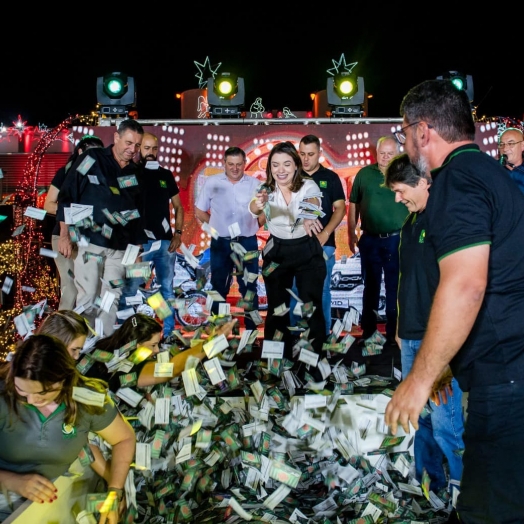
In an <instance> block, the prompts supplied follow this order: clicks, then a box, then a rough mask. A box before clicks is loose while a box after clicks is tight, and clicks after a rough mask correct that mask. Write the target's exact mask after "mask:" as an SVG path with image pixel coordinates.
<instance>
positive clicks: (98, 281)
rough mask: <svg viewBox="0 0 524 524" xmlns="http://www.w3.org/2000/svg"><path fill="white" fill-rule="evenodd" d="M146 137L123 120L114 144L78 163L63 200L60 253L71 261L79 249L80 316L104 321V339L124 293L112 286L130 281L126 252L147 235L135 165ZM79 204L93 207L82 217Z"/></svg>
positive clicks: (134, 124) (71, 171) (76, 266)
mask: <svg viewBox="0 0 524 524" xmlns="http://www.w3.org/2000/svg"><path fill="white" fill-rule="evenodd" d="M143 134H144V129H143V128H142V126H141V125H140V124H139V123H138V122H137V121H136V120H131V119H126V120H123V121H122V122H121V123H120V125H119V126H118V130H117V131H116V132H115V134H114V144H111V145H110V146H108V147H104V148H93V149H89V150H88V151H86V152H85V153H84V154H82V155H80V156H79V157H78V159H77V160H76V161H75V163H74V164H73V165H72V166H71V168H70V169H69V172H68V175H67V177H66V179H65V182H64V184H63V186H62V189H61V190H60V193H59V195H58V210H57V217H56V219H57V221H59V222H60V238H59V240H58V250H59V252H60V253H61V254H62V255H64V257H66V258H70V257H71V254H72V250H73V249H72V248H73V243H77V245H78V254H77V256H76V258H75V263H74V274H75V285H76V287H77V290H78V294H77V297H76V310H77V311H79V312H81V314H82V315H84V316H86V318H88V319H89V320H90V321H93V320H94V318H95V317H97V318H100V320H101V321H102V323H103V333H99V334H100V335H104V336H108V335H111V333H113V331H114V326H115V320H116V312H117V308H118V300H119V298H120V294H121V292H122V288H121V287H118V286H117V287H113V286H112V285H111V282H116V281H119V280H121V279H123V278H124V276H125V266H123V265H122V260H123V258H124V253H125V250H126V248H127V245H128V244H137V242H138V234H139V232H140V231H141V230H142V229H143V227H142V219H141V216H140V211H139V210H140V209H141V206H142V203H141V197H140V191H139V187H138V176H137V175H138V169H139V167H138V166H137V164H135V163H134V161H133V158H134V157H135V155H136V154H137V152H138V150H139V148H140V143H141V142H142V136H143ZM77 204H80V205H81V206H92V210H91V211H89V208H87V211H86V213H84V214H83V215H82V214H76V213H75V212H76V211H78V207H76V208H75V205H77ZM71 206H73V207H71ZM73 211H75V212H73ZM97 299H99V300H100V303H99V304H98V303H96V302H95V301H96V300H97Z"/></svg>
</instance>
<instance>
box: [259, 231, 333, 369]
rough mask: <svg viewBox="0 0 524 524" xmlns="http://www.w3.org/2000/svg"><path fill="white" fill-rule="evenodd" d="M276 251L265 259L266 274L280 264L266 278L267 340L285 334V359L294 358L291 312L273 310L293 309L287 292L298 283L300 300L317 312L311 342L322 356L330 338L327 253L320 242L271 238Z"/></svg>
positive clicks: (310, 323)
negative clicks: (326, 304)
mask: <svg viewBox="0 0 524 524" xmlns="http://www.w3.org/2000/svg"><path fill="white" fill-rule="evenodd" d="M271 240H273V243H274V245H273V248H272V249H271V250H270V251H269V252H267V253H266V254H265V255H264V256H263V261H264V262H263V265H262V268H263V271H264V270H265V269H266V268H267V267H268V266H269V265H270V264H271V263H272V262H275V263H276V264H278V266H277V267H276V269H275V270H274V271H272V272H271V273H270V274H269V275H267V276H264V283H265V285H266V293H267V302H268V309H267V316H266V323H265V326H264V339H266V340H273V337H274V335H275V332H276V331H277V330H278V331H280V332H282V333H283V334H284V337H283V339H282V340H283V341H284V344H285V345H284V356H285V357H286V358H289V359H291V356H292V343H293V340H294V338H295V335H293V334H292V333H291V332H290V331H289V329H288V326H290V325H291V321H290V315H289V313H288V314H286V315H284V316H275V315H273V311H274V310H275V308H277V307H278V306H280V305H281V304H284V303H285V304H286V306H288V307H289V303H290V300H291V295H290V294H289V292H288V291H287V289H292V288H293V280H294V279H295V280H296V287H297V291H298V293H297V294H298V297H299V298H300V300H302V302H304V303H307V302H312V303H313V306H314V307H315V312H314V313H313V315H312V317H311V318H310V319H308V321H307V322H308V327H309V329H310V332H309V337H308V338H309V340H311V339H314V340H313V341H312V345H313V348H314V350H315V352H316V353H318V354H319V355H321V351H322V344H323V343H324V342H325V339H326V323H325V321H324V313H323V312H322V290H323V287H324V279H325V278H326V262H325V260H324V250H323V249H322V246H321V245H320V242H319V241H318V239H317V238H316V237H315V236H313V237H309V236H305V237H302V238H296V239H290V240H285V239H280V238H276V237H273V236H271V237H270V238H269V239H268V242H271Z"/></svg>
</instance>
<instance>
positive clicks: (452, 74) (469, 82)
mask: <svg viewBox="0 0 524 524" xmlns="http://www.w3.org/2000/svg"><path fill="white" fill-rule="evenodd" d="M444 78H449V79H450V80H451V82H452V83H453V85H454V86H455V87H456V88H457V89H458V90H461V91H466V94H467V95H468V99H469V101H470V102H473V77H472V76H471V75H464V74H463V73H461V72H459V71H446V72H445V73H444V74H442V75H440V76H437V80H442V79H444Z"/></svg>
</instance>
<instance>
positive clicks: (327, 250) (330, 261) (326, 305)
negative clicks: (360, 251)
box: [289, 246, 335, 336]
mask: <svg viewBox="0 0 524 524" xmlns="http://www.w3.org/2000/svg"><path fill="white" fill-rule="evenodd" d="M322 249H323V250H324V258H325V257H327V260H326V278H325V280H324V288H323V289H322V311H323V313H324V320H325V321H326V335H328V336H329V334H330V333H331V274H332V273H333V268H334V267H335V247H334V246H323V247H322ZM292 291H293V293H295V295H297V296H300V295H299V294H298V290H297V283H296V282H295V280H293V288H292ZM296 305H297V301H296V300H295V299H294V298H293V297H291V302H290V304H289V308H290V311H291V325H292V326H296V325H297V322H298V321H299V320H300V317H299V316H297V315H293V314H292V313H293V310H294V309H295V306H296Z"/></svg>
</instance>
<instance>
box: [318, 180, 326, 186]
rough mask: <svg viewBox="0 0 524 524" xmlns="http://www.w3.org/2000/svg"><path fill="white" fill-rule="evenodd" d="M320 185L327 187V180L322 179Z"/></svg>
mask: <svg viewBox="0 0 524 524" xmlns="http://www.w3.org/2000/svg"><path fill="white" fill-rule="evenodd" d="M319 185H320V187H327V180H321V181H320V184H319Z"/></svg>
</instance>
